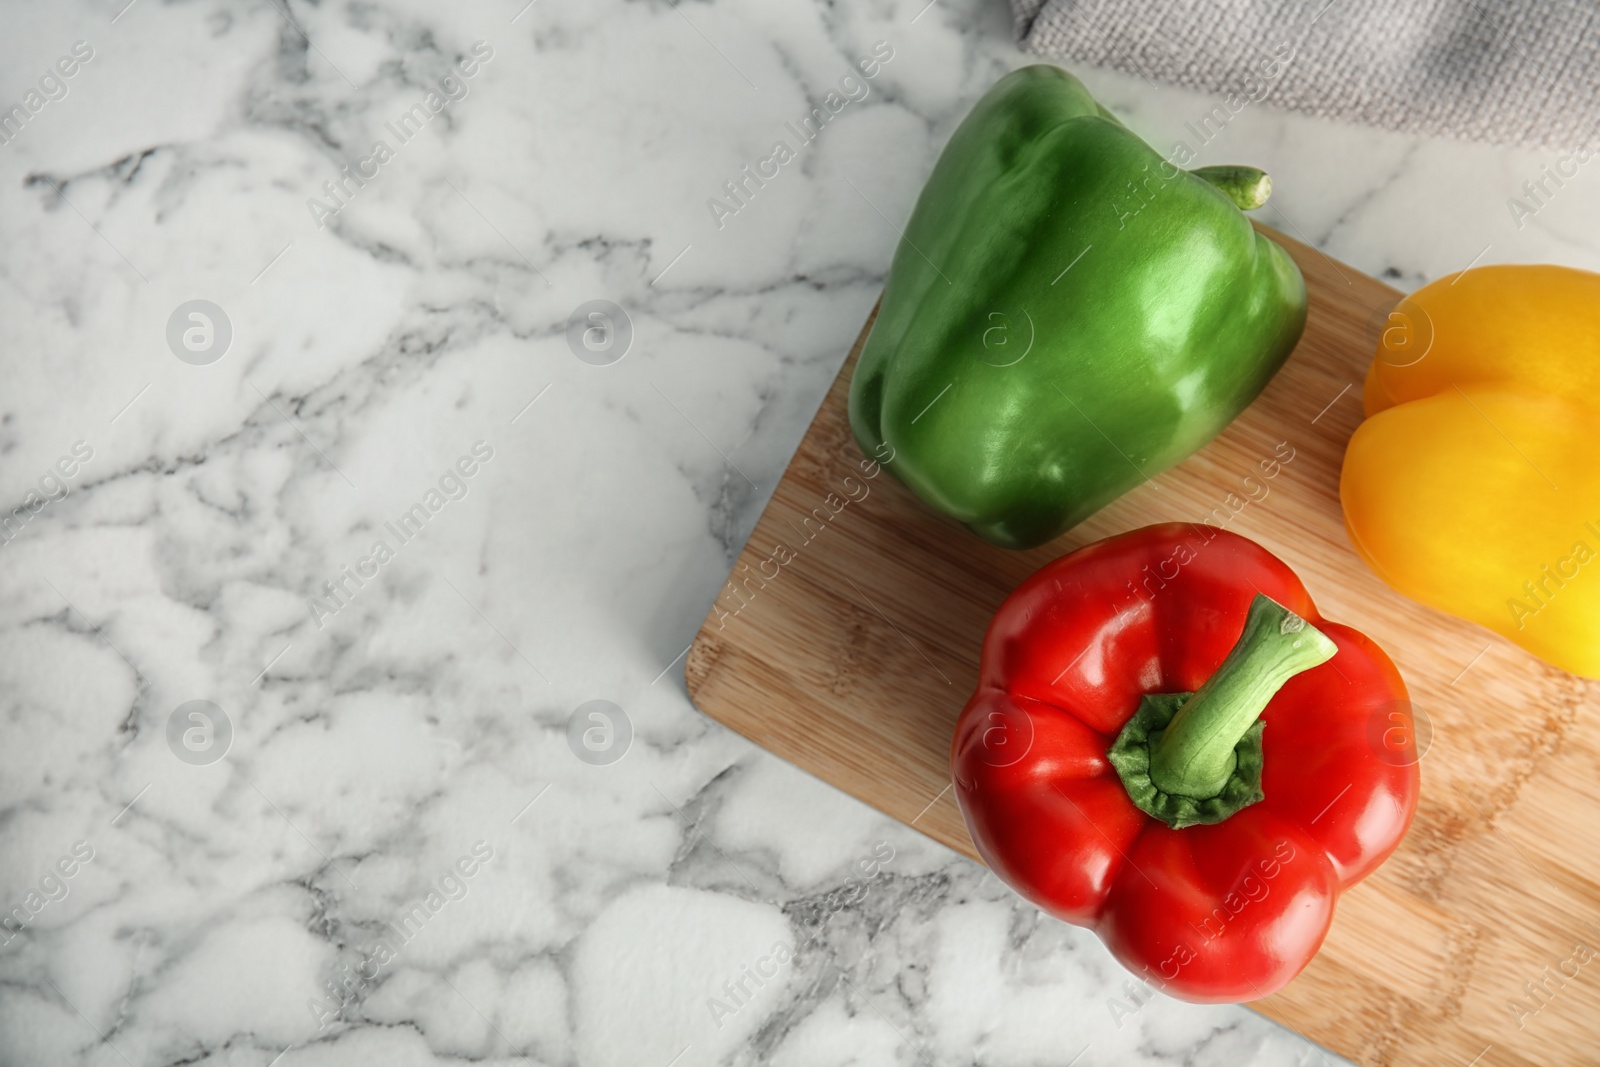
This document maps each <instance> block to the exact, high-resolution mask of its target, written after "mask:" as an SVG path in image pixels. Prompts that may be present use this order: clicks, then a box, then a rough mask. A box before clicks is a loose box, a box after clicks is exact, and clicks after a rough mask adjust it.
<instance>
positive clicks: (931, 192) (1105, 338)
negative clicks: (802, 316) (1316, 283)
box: [850, 66, 1306, 548]
mask: <svg viewBox="0 0 1600 1067" xmlns="http://www.w3.org/2000/svg"><path fill="white" fill-rule="evenodd" d="M1173 158H1174V159H1175V160H1176V161H1178V162H1183V161H1186V160H1187V159H1188V158H1189V157H1188V156H1187V155H1186V154H1181V153H1176V152H1175V153H1174V156H1173ZM1270 187H1271V183H1270V181H1268V180H1267V178H1266V175H1264V174H1262V173H1261V172H1260V171H1257V170H1253V169H1249V168H1239V167H1209V168H1202V170H1201V171H1197V172H1189V171H1184V170H1181V169H1179V167H1178V166H1176V165H1174V163H1170V162H1167V161H1165V160H1163V158H1162V157H1161V156H1160V155H1159V154H1158V153H1157V152H1156V151H1155V150H1154V149H1152V148H1151V147H1150V146H1149V145H1147V144H1145V143H1144V141H1142V140H1140V139H1139V138H1138V137H1137V136H1135V135H1134V134H1133V133H1131V132H1130V131H1129V130H1128V129H1127V128H1126V127H1124V126H1123V125H1122V124H1121V123H1120V122H1118V121H1117V120H1116V119H1115V118H1114V117H1112V115H1111V114H1110V113H1109V112H1108V111H1106V110H1105V109H1104V108H1102V107H1101V106H1100V105H1099V104H1097V103H1095V101H1094V99H1093V97H1091V96H1090V95H1089V93H1088V90H1086V89H1085V88H1084V87H1083V85H1082V84H1081V83H1080V82H1079V81H1078V80H1077V79H1076V78H1074V77H1073V76H1072V75H1070V74H1068V73H1067V72H1066V71H1063V70H1060V69H1059V68H1056V67H1051V66H1033V67H1025V68H1023V69H1021V70H1017V71H1014V72H1012V73H1011V74H1009V75H1007V76H1006V77H1004V78H1002V79H1001V80H1000V81H999V82H998V83H996V84H995V86H994V87H993V88H992V89H990V90H989V92H988V93H987V94H985V95H984V97H983V98H982V99H981V100H979V101H978V103H977V105H976V106H975V107H974V108H973V110H972V112H971V114H969V115H968V116H967V118H966V119H965V120H964V121H963V122H962V124H961V126H960V127H959V128H958V129H957V130H956V132H955V134H954V136H952V137H951V139H950V143H949V145H948V146H947V147H946V148H945V150H944V152H943V154H942V155H941V156H940V157H939V160H938V163H937V164H936V165H935V166H934V169H933V173H932V175H931V176H930V177H929V179H928V183H927V185H926V186H925V187H924V189H923V191H922V195H921V197H920V198H919V199H918V201H917V205H916V208H915V210H914V211H913V212H912V215H911V220H910V221H909V222H908V223H907V224H906V229H905V236H904V239H903V240H902V241H901V242H900V246H899V248H898V250H897V251H896V252H895V256H894V262H893V265H892V267H891V269H890V273H889V281H888V285H887V287H886V288H885V290H884V295H883V302H882V305H881V307H880V308H879V311H878V317H877V320H876V322H875V323H874V324H873V328H872V333H871V335H870V336H869V337H868V339H867V343H866V346H865V348H864V349H863V350H862V353H861V357H860V361H859V363H858V364H857V367H856V370H855V376H854V378H853V379H852V381H851V389H850V422H851V426H852V427H853V429H854V430H855V435H856V439H857V441H858V442H859V443H860V444H861V447H862V449H863V450H864V451H865V452H866V454H867V455H869V456H872V457H874V458H876V459H877V460H878V461H879V462H881V463H883V464H884V465H886V466H887V467H888V469H889V470H891V471H892V472H894V474H895V475H896V476H898V477H899V478H900V479H901V480H902V481H904V482H905V483H906V484H907V485H908V486H910V487H911V489H912V490H913V491H914V492H916V494H917V495H918V496H920V497H921V498H922V499H923V500H924V501H925V502H926V503H928V504H929V505H931V506H932V507H934V508H936V509H938V510H939V511H942V512H944V513H946V514H948V515H950V516H952V517H953V518H955V519H957V520H958V521H960V522H962V523H965V524H966V525H967V526H969V527H971V528H972V529H973V530H975V531H977V532H978V533H979V534H981V535H982V536H984V537H985V538H988V539H989V540H991V541H994V542H996V543H997V544H1001V545H1005V546H1008V547H1013V548H1022V547H1028V546H1031V545H1036V544H1041V543H1043V542H1045V541H1048V540H1050V539H1051V538H1053V537H1055V536H1056V535H1057V534H1059V533H1061V532H1062V531H1063V530H1065V529H1067V528H1068V527H1070V526H1073V525H1075V524H1076V523H1078V522H1080V521H1081V520H1082V519H1084V518H1085V517H1087V516H1088V515H1090V514H1091V513H1093V512H1094V511H1096V510H1098V509H1099V508H1101V507H1103V506H1104V505H1106V504H1107V503H1109V502H1110V501H1112V500H1114V499H1115V498H1116V497H1118V496H1120V495H1121V494H1122V493H1124V492H1127V491H1128V490H1129V489H1131V488H1133V487H1134V486H1135V485H1137V484H1139V483H1140V482H1141V481H1143V480H1144V479H1145V478H1147V477H1150V476H1153V475H1155V474H1157V473H1159V472H1160V471H1162V470H1164V469H1166V468H1167V467H1170V466H1172V465H1173V464H1175V463H1177V462H1178V461H1180V460H1182V459H1183V458H1184V457H1186V456H1188V455H1189V454H1190V453H1192V452H1194V451H1195V450H1196V449H1198V448H1200V447H1201V446H1202V445H1204V444H1205V443H1206V442H1207V441H1209V440H1211V438H1212V437H1214V436H1216V434H1217V433H1218V432H1220V431H1221V430H1222V429H1223V427H1225V426H1226V425H1227V424H1228V423H1229V422H1230V421H1231V420H1232V419H1233V418H1234V417H1235V416H1237V415H1238V414H1239V413H1240V412H1241V411H1243V410H1244V408H1245V407H1246V406H1247V405H1248V404H1249V403H1250V402H1251V401H1252V400H1253V399H1255V397H1256V395H1257V394H1258V393H1260V392H1261V390H1262V388H1263V387H1265V385H1266V384H1267V381H1268V380H1269V379H1270V378H1271V377H1272V375H1273V374H1274V373H1275V372H1276V371H1277V369H1278V368H1279V367H1280V366H1281V365H1282V364H1283V361H1284V360H1285V359H1286V358H1287V357H1288V355H1289V352H1290V350H1291V349H1293V348H1294V345H1295V343H1296V341H1297V340H1298V339H1299V337H1300V333H1301V331H1302V329H1303V327H1304V324H1305V314H1306V295H1305V283H1304V280H1303V279H1302V278H1301V276H1300V272H1299V270H1298V268H1296V267H1295V265H1294V262H1293V261H1292V260H1291V259H1290V258H1289V256H1288V255H1287V253H1285V252H1284V251H1283V249H1282V248H1280V247H1279V246H1278V245H1276V244H1274V243H1273V242H1272V241H1270V240H1268V239H1267V238H1266V237H1264V236H1262V235H1261V234H1259V233H1257V232H1256V231H1255V230H1254V229H1253V228H1252V227H1251V225H1250V222H1249V220H1248V219H1247V218H1246V217H1245V216H1244V214H1243V213H1242V212H1241V210H1240V208H1239V207H1238V206H1236V204H1240V203H1242V204H1245V205H1248V206H1260V204H1261V203H1262V202H1264V201H1265V199H1266V194H1267V192H1268V191H1269V190H1270Z"/></svg>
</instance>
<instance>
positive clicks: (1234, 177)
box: [1189, 164, 1272, 211]
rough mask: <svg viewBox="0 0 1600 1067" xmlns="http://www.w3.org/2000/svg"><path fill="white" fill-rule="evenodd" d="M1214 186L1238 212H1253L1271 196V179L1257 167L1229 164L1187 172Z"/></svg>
mask: <svg viewBox="0 0 1600 1067" xmlns="http://www.w3.org/2000/svg"><path fill="white" fill-rule="evenodd" d="M1189 173H1190V174H1193V175H1194V176H1195V177H1196V178H1203V179H1204V180H1206V181H1208V182H1210V183H1211V184H1212V185H1214V186H1216V187H1217V189H1218V190H1220V191H1221V193H1222V195H1223V196H1225V197H1227V198H1228V199H1229V200H1232V201H1233V203H1234V206H1236V207H1237V208H1238V209H1239V210H1240V211H1254V210H1255V209H1256V208H1258V207H1260V206H1261V205H1263V204H1265V203H1266V202H1267V197H1269V196H1271V195H1272V179H1271V178H1270V177H1268V176H1267V172H1266V171H1264V170H1261V169H1260V168H1258V167H1242V166H1237V165H1234V164H1229V165H1226V166H1220V167H1196V168H1195V169H1194V170H1191V171H1190V172H1189Z"/></svg>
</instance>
